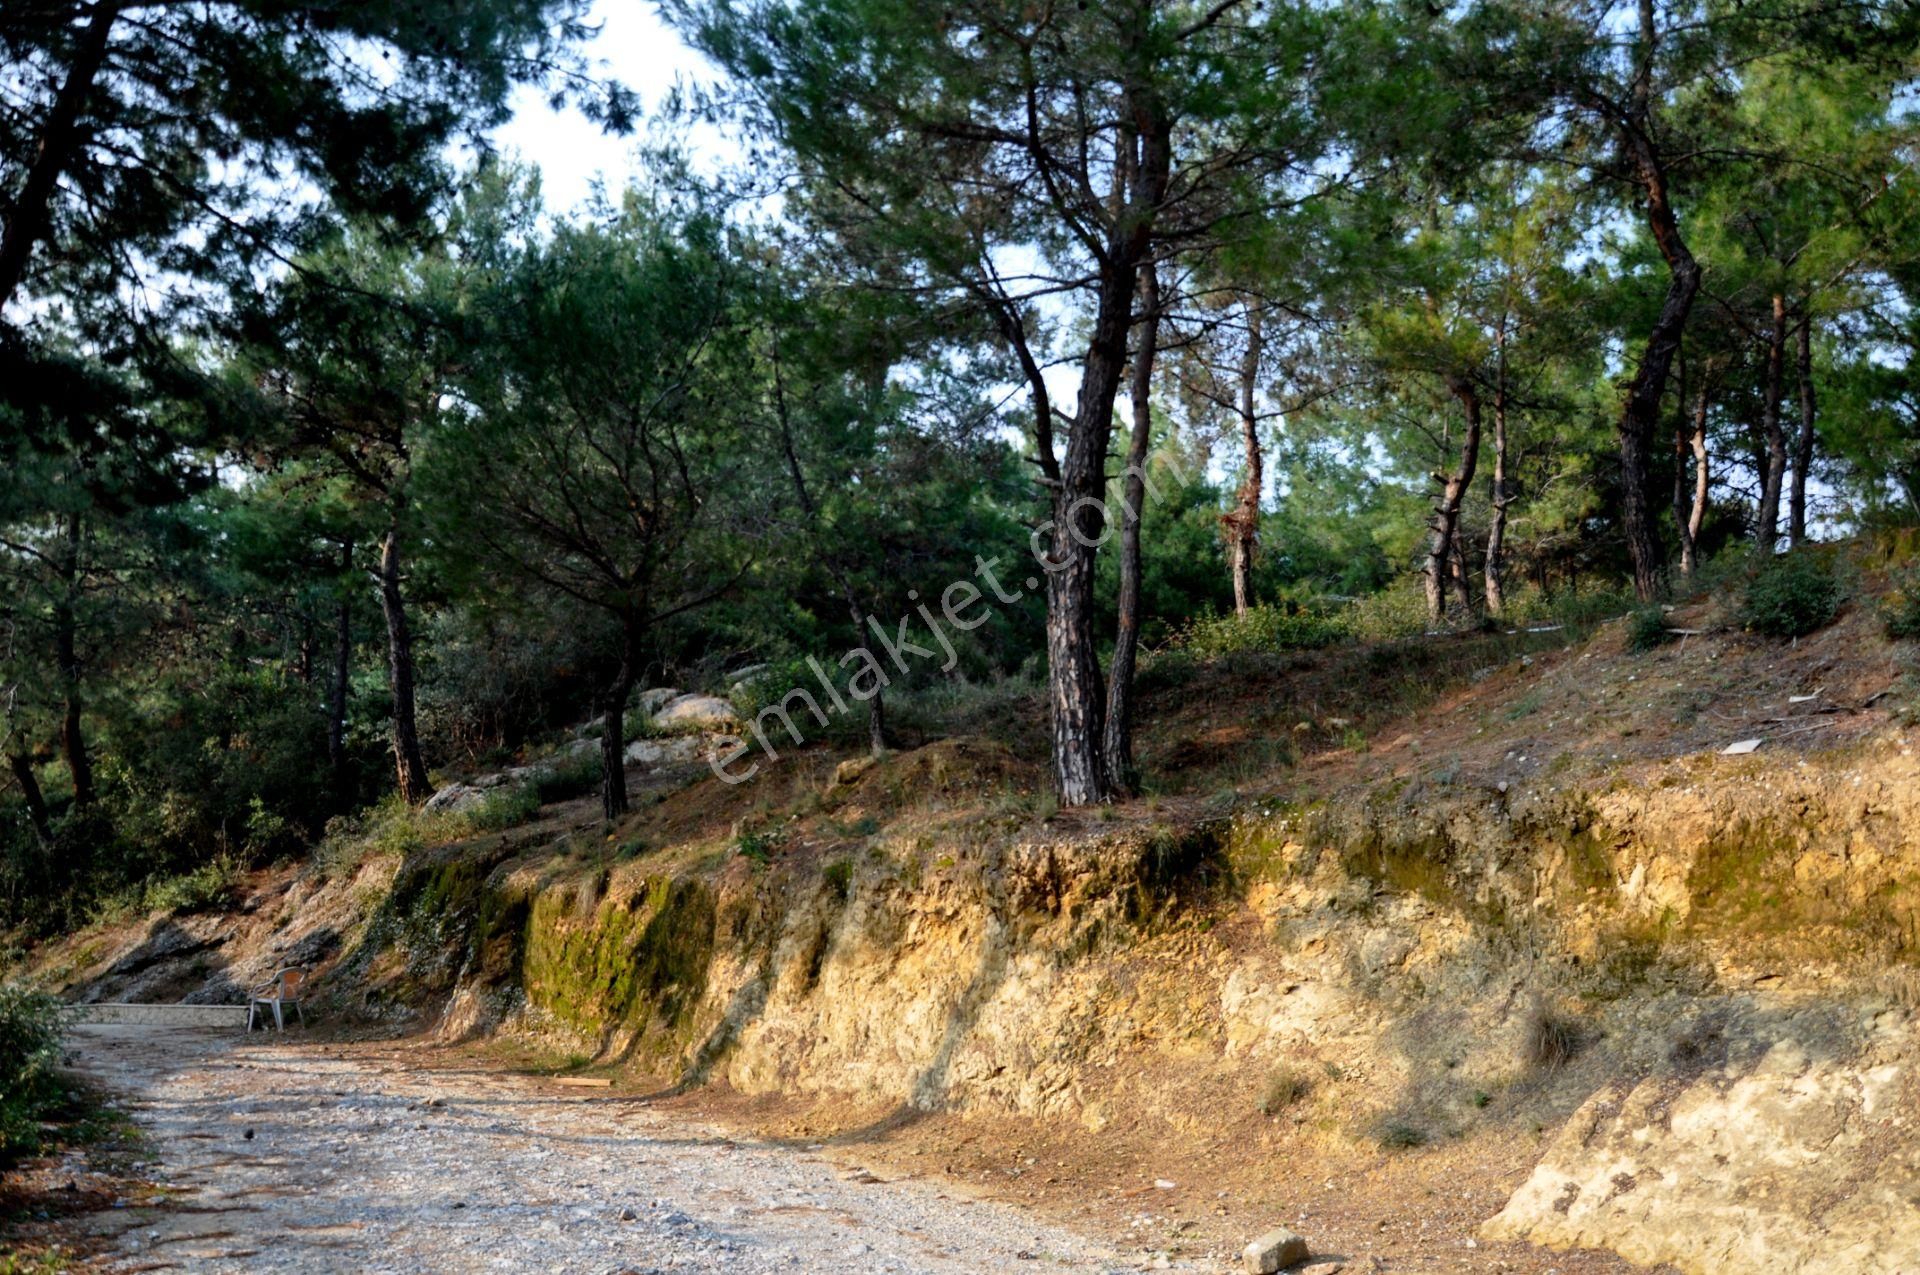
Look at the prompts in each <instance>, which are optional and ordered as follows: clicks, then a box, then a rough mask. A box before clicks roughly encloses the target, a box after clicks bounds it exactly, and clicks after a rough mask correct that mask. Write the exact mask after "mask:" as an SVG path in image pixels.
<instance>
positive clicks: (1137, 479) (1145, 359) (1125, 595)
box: [1101, 261, 1160, 795]
mask: <svg viewBox="0 0 1920 1275" xmlns="http://www.w3.org/2000/svg"><path fill="white" fill-rule="evenodd" d="M1159 344H1160V276H1159V274H1158V273H1157V272H1156V271H1155V269H1154V265H1153V263H1152V262H1151V261H1149V262H1148V263H1147V264H1146V265H1144V266H1142V267H1140V331H1139V335H1138V336H1137V337H1136V338H1135V339H1134V350H1133V379H1132V382H1131V384H1130V385H1129V387H1128V393H1129V394H1130V396H1131V397H1132V399H1133V403H1132V408H1133V432H1132V434H1131V435H1129V436H1128V439H1127V467H1126V469H1125V470H1124V471H1122V473H1121V476H1120V595H1119V598H1118V601H1117V604H1116V609H1117V611H1118V615H1117V617H1116V619H1115V626H1114V634H1113V656H1112V658H1111V659H1110V660H1108V662H1107V720H1106V727H1105V729H1106V737H1105V741H1104V743H1103V745H1102V749H1101V751H1102V752H1103V753H1104V754H1105V755H1106V765H1107V776H1108V778H1109V779H1110V780H1111V781H1112V782H1113V786H1114V790H1115V791H1116V792H1117V793H1120V794H1123V795H1131V794H1133V793H1136V792H1138V791H1139V789H1140V768H1139V767H1138V766H1137V765H1136V764H1135V763H1134V760H1133V670H1134V665H1135V663H1136V662H1137V660H1138V657H1139V649H1140V575H1141V551H1140V519H1141V517H1142V516H1143V515H1144V514H1145V512H1146V510H1145V504H1146V498H1147V480H1146V465H1147V452H1148V449H1149V447H1150V446H1151V444H1152V441H1153V407H1152V390H1153V360H1154V355H1155V354H1156V353H1157V352H1158V348H1159Z"/></svg>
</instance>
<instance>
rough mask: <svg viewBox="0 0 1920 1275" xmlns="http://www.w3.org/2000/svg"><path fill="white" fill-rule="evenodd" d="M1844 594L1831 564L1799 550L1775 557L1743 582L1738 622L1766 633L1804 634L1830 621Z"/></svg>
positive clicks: (1780, 635) (1776, 635)
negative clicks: (1751, 577)
mask: <svg viewBox="0 0 1920 1275" xmlns="http://www.w3.org/2000/svg"><path fill="white" fill-rule="evenodd" d="M1844 596H1845V593H1844V590H1842V588H1841V587H1840V581H1839V579H1838V578H1837V577H1836V576H1835V575H1834V571H1833V567H1832V566H1831V564H1829V563H1828V562H1827V560H1826V559H1825V558H1824V557H1823V556H1820V555H1817V554H1814V553H1810V552H1808V551H1806V550H1800V551H1797V552H1794V553H1790V554H1787V555H1786V556H1784V557H1780V558H1775V559H1774V560H1773V561H1771V562H1769V563H1768V564H1767V565H1766V566H1764V567H1762V568H1761V569H1760V572H1759V574H1757V575H1755V576H1754V577H1753V579H1752V580H1750V581H1749V582H1748V583H1747V592H1746V597H1745V598H1744V599H1742V601H1741V606H1740V622H1741V624H1742V625H1743V626H1745V627H1746V628H1747V629H1749V630H1751V631H1752V632H1755V633H1764V634H1766V635H1767V636H1768V637H1782V638H1797V637H1805V636H1806V635H1807V634H1809V633H1812V632H1813V631H1814V630H1815V629H1819V628H1823V627H1825V626H1826V625H1827V624H1829V623H1831V622H1832V620H1833V617H1834V616H1836V615H1838V614H1839V613H1840V602H1841V599H1842V598H1843V597H1844Z"/></svg>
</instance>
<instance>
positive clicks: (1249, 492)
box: [1221, 301, 1266, 616]
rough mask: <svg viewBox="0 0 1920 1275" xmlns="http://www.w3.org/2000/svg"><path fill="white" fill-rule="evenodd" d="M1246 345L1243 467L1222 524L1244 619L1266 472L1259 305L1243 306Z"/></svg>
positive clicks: (1250, 603) (1236, 599) (1242, 377)
mask: <svg viewBox="0 0 1920 1275" xmlns="http://www.w3.org/2000/svg"><path fill="white" fill-rule="evenodd" d="M1246 316H1247V346H1246V349H1245V351H1244V352H1243V353H1242V354H1241V357H1240V450H1241V455H1242V463H1243V465H1244V468H1243V469H1242V471H1241V476H1240V490H1239V492H1238V494H1237V495H1236V496H1235V498H1234V504H1233V512H1232V513H1230V514H1228V515H1227V516H1226V517H1225V518H1223V519H1222V520H1221V521H1222V522H1224V523H1225V524H1226V531H1227V562H1228V565H1229V567H1230V569H1231V571H1232V573H1233V613H1234V614H1235V615H1239V616H1244V615H1246V613H1247V612H1248V611H1249V610H1250V609H1251V608H1252V606H1253V555H1254V553H1255V551H1256V550H1257V549H1258V548H1259V544H1260V495H1261V492H1262V491H1263V490H1264V488H1265V486H1266V472H1265V465H1264V463H1263V458H1262V456H1261V454H1260V414H1259V412H1258V410H1257V404H1256V402H1255V398H1256V393H1255V392H1256V390H1257V389H1258V388H1259V383H1260V356H1261V354H1262V353H1263V347H1264V341H1263V339H1262V336H1263V334H1262V332H1261V314H1260V303H1259V302H1258V301H1249V302H1247V306H1246Z"/></svg>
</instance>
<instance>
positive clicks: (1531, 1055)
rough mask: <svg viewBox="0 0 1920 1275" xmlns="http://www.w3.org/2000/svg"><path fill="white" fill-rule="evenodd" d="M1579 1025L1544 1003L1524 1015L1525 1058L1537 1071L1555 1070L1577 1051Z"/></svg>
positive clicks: (1579, 1042)
mask: <svg viewBox="0 0 1920 1275" xmlns="http://www.w3.org/2000/svg"><path fill="white" fill-rule="evenodd" d="M1581 1039H1582V1037H1581V1032H1580V1024H1579V1023H1577V1022H1575V1021H1574V1020H1573V1019H1571V1018H1569V1017H1567V1016H1566V1015H1564V1014H1560V1013H1556V1012H1555V1011H1553V1010H1551V1009H1549V1008H1547V1007H1546V1006H1545V1005H1535V1006H1534V1007H1533V1012H1532V1013H1530V1014H1528V1015H1527V1036H1526V1057H1527V1063H1528V1065H1530V1066H1532V1067H1534V1068H1535V1069H1537V1070H1539V1071H1558V1070H1560V1068H1562V1067H1564V1066H1566V1065H1567V1064H1568V1063H1569V1062H1572V1061H1573V1056H1574V1055H1575V1054H1577V1053H1579V1052H1580V1044H1581Z"/></svg>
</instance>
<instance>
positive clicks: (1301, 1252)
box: [1240, 1226, 1307, 1275]
mask: <svg viewBox="0 0 1920 1275" xmlns="http://www.w3.org/2000/svg"><path fill="white" fill-rule="evenodd" d="M1240 1257H1241V1262H1242V1264H1243V1266H1244V1267H1245V1269H1246V1270H1248V1271H1250V1272H1252V1275H1273V1273H1274V1272H1275V1271H1277V1270H1279V1269H1280V1268H1281V1267H1283V1266H1292V1265H1293V1264H1294V1263H1295V1262H1304V1261H1305V1260H1306V1259H1307V1242H1306V1241H1305V1240H1303V1239H1301V1238H1300V1237H1299V1236H1298V1235H1295V1234H1294V1233H1293V1232H1292V1231H1289V1230H1288V1229H1287V1228H1286V1227H1284V1226H1280V1227H1275V1228H1274V1229H1273V1230H1271V1231H1268V1232H1267V1233H1266V1234H1265V1235H1262V1236H1261V1237H1260V1238H1259V1239H1257V1240H1255V1241H1253V1243H1251V1244H1249V1245H1247V1246H1246V1248H1244V1249H1242V1250H1241V1251H1240Z"/></svg>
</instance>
